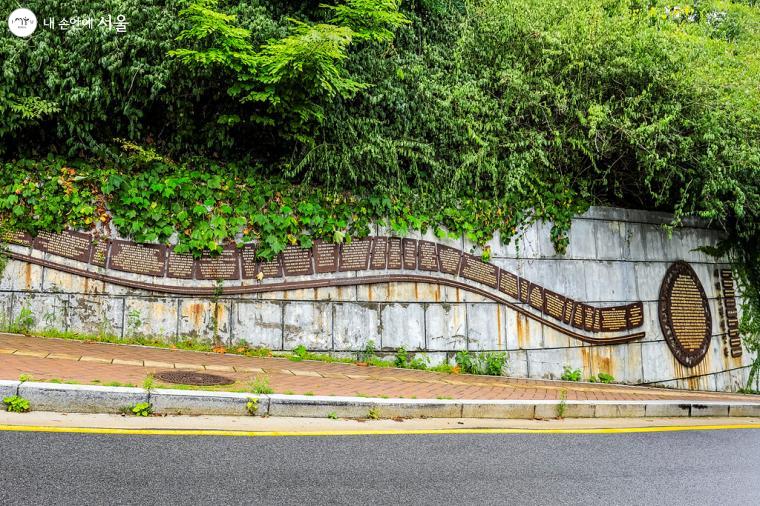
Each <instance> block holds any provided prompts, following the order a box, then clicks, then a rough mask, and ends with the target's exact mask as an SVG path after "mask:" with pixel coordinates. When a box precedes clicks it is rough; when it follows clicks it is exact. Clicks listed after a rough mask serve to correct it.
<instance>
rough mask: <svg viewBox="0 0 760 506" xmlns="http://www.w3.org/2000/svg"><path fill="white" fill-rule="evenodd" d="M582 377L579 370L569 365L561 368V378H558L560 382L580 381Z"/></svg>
mask: <svg viewBox="0 0 760 506" xmlns="http://www.w3.org/2000/svg"><path fill="white" fill-rule="evenodd" d="M582 377H583V373H582V372H581V370H580V369H573V368H572V367H570V366H569V365H566V366H563V367H562V376H560V379H561V380H562V381H580V380H581V378H582Z"/></svg>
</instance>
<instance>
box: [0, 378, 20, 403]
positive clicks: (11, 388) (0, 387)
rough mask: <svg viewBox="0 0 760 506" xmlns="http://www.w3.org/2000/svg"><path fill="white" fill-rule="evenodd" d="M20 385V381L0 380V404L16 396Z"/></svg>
mask: <svg viewBox="0 0 760 506" xmlns="http://www.w3.org/2000/svg"><path fill="white" fill-rule="evenodd" d="M20 384H21V382H20V381H8V380H0V402H2V401H3V399H5V398H6V397H13V396H14V395H16V394H18V386H19V385H20Z"/></svg>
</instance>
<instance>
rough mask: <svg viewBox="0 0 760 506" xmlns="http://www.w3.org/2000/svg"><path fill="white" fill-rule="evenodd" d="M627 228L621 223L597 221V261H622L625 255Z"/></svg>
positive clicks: (595, 229) (595, 230) (595, 227)
mask: <svg viewBox="0 0 760 506" xmlns="http://www.w3.org/2000/svg"><path fill="white" fill-rule="evenodd" d="M625 226H626V224H625V223H624V222H621V221H596V222H595V224H594V236H595V240H596V259H597V260H620V259H621V258H624V253H625Z"/></svg>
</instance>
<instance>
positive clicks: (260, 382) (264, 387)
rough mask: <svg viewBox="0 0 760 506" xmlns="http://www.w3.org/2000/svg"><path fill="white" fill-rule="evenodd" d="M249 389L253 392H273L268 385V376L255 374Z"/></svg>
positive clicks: (264, 393)
mask: <svg viewBox="0 0 760 506" xmlns="http://www.w3.org/2000/svg"><path fill="white" fill-rule="evenodd" d="M251 391H252V392H253V393H254V394H263V395H266V394H273V393H274V390H272V387H270V386H269V378H268V377H266V376H261V377H259V376H256V377H255V378H253V381H251Z"/></svg>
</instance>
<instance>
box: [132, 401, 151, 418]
mask: <svg viewBox="0 0 760 506" xmlns="http://www.w3.org/2000/svg"><path fill="white" fill-rule="evenodd" d="M129 411H130V412H131V413H132V414H133V415H134V416H150V415H152V414H153V406H152V405H151V404H150V403H149V402H138V403H137V404H135V405H134V406H132V407H131V408H130V409H129Z"/></svg>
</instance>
